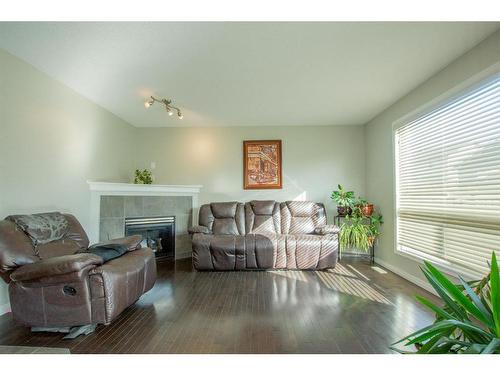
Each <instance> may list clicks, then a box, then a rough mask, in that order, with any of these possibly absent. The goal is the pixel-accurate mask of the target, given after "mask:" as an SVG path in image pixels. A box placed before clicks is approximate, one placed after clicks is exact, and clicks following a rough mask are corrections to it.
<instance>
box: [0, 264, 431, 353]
mask: <svg viewBox="0 0 500 375" xmlns="http://www.w3.org/2000/svg"><path fill="white" fill-rule="evenodd" d="M415 294H420V295H424V296H428V297H430V298H431V299H433V298H434V297H433V296H432V295H430V294H429V293H427V292H426V291H425V290H423V289H421V288H419V287H417V286H415V285H413V284H411V283H410V282H408V281H406V280H404V279H402V278H400V277H399V276H397V275H395V274H393V273H391V272H387V273H385V274H382V273H379V272H377V271H376V270H374V269H372V267H370V265H369V264H367V263H366V262H365V261H355V260H347V259H346V260H342V262H341V263H340V264H338V265H337V267H336V268H335V269H334V270H330V271H318V272H313V271H305V272H301V271H268V272H260V271H257V272H195V271H192V269H191V263H190V261H186V260H183V261H178V262H177V263H176V264H173V263H159V264H158V281H157V283H156V285H155V287H154V288H153V289H152V290H151V291H150V292H148V293H147V294H146V295H144V296H143V297H142V298H141V299H140V300H139V301H138V302H137V303H136V304H135V305H133V306H131V307H129V308H128V309H127V310H125V312H123V313H122V314H121V315H120V316H119V317H118V319H117V320H116V321H115V322H114V323H113V324H111V325H110V326H107V327H106V326H99V327H98V328H97V330H96V332H94V333H93V334H91V335H88V336H82V337H79V338H77V339H74V340H62V337H63V334H57V333H31V332H30V330H29V329H28V328H25V327H21V326H19V325H17V324H16V323H14V322H13V320H12V315H11V314H6V315H3V316H1V317H0V345H21V346H33V347H57V348H68V349H70V351H71V353H391V351H390V350H389V345H390V343H392V342H393V341H396V339H399V338H401V337H402V336H403V335H406V334H408V333H410V332H412V331H413V330H416V329H418V328H421V327H423V326H425V325H427V324H429V323H430V322H432V321H433V315H432V314H431V313H430V312H428V311H427V310H425V309H424V308H423V307H421V306H420V305H419V304H418V303H417V302H416V301H415V299H414V295H415Z"/></svg>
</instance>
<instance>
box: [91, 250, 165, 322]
mask: <svg viewBox="0 0 500 375" xmlns="http://www.w3.org/2000/svg"><path fill="white" fill-rule="evenodd" d="M89 275H90V289H91V295H92V305H93V306H94V308H93V310H94V311H93V314H95V315H94V316H93V320H94V321H98V322H101V323H104V324H108V323H110V322H111V321H112V320H113V319H114V318H116V317H117V316H118V315H119V314H120V313H121V312H122V311H123V310H125V308H127V307H128V306H130V305H131V304H133V303H134V302H135V301H137V300H138V299H139V297H140V296H141V295H142V294H144V293H145V292H147V291H148V290H149V289H151V288H152V287H153V285H154V282H155V280H156V263H155V255H154V252H153V251H152V250H151V249H149V248H143V249H140V250H136V251H131V252H128V253H126V254H125V255H123V256H121V257H119V258H116V259H113V260H110V261H109V262H107V263H105V264H103V265H102V266H99V267H96V268H94V269H92V270H91V271H90V273H89Z"/></svg>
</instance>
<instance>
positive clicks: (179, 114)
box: [177, 112, 184, 120]
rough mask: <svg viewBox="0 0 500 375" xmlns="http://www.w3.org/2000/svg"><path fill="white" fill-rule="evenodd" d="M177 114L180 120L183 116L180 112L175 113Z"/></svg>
mask: <svg viewBox="0 0 500 375" xmlns="http://www.w3.org/2000/svg"><path fill="white" fill-rule="evenodd" d="M177 116H178V117H179V120H182V119H183V118H184V116H183V115H182V113H180V112H179V113H178V114H177Z"/></svg>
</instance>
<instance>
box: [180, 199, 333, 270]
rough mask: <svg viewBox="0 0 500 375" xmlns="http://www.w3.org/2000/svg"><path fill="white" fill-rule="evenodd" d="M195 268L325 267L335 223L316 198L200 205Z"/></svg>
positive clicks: (330, 264) (328, 263)
mask: <svg viewBox="0 0 500 375" xmlns="http://www.w3.org/2000/svg"><path fill="white" fill-rule="evenodd" d="M199 224H200V225H198V226H196V227H193V228H191V229H190V230H189V231H190V233H191V234H192V235H193V265H194V267H195V268H196V269H197V270H247V269H325V268H333V267H335V265H336V263H337V254H338V232H339V228H338V227H336V226H334V225H327V222H326V212H325V207H324V206H323V204H321V203H314V202H303V201H288V202H283V203H278V202H275V201H251V202H248V203H245V204H243V203H238V202H219V203H210V204H205V205H202V206H201V207H200V214H199Z"/></svg>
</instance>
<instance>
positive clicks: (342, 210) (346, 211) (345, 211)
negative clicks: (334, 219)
mask: <svg viewBox="0 0 500 375" xmlns="http://www.w3.org/2000/svg"><path fill="white" fill-rule="evenodd" d="M337 213H338V214H339V216H346V215H350V214H352V208H351V207H349V206H337Z"/></svg>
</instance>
